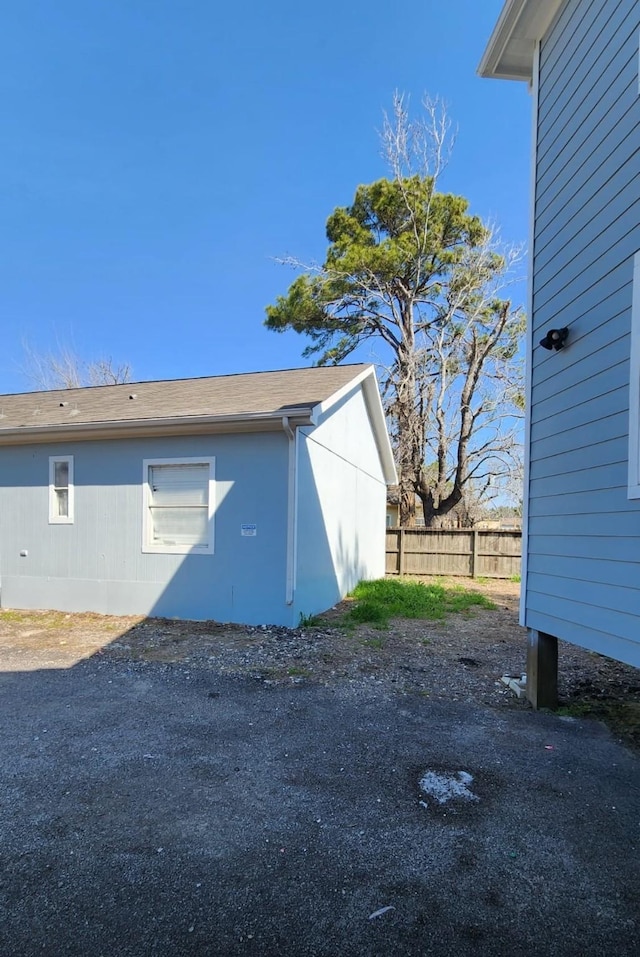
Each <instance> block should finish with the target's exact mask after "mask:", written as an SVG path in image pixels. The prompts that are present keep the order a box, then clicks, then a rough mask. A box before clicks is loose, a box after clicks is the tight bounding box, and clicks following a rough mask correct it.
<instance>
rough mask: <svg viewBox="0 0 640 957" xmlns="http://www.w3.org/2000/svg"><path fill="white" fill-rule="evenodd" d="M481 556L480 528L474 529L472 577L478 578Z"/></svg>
mask: <svg viewBox="0 0 640 957" xmlns="http://www.w3.org/2000/svg"><path fill="white" fill-rule="evenodd" d="M479 561H480V556H479V554H478V529H477V528H474V530H473V553H472V555H471V577H472V578H476V576H477V574H478V565H479Z"/></svg>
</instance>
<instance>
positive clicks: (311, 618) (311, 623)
mask: <svg viewBox="0 0 640 957" xmlns="http://www.w3.org/2000/svg"><path fill="white" fill-rule="evenodd" d="M321 624H322V619H321V618H319V617H318V616H317V615H305V614H303V612H300V621H299V622H298V628H316V627H317V626H318V625H321Z"/></svg>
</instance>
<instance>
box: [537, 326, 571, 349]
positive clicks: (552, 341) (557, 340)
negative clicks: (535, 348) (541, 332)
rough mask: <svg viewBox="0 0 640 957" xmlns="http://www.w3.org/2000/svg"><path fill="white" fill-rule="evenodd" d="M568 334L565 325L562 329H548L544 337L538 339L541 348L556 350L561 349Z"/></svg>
mask: <svg viewBox="0 0 640 957" xmlns="http://www.w3.org/2000/svg"><path fill="white" fill-rule="evenodd" d="M568 336H569V330H568V329H567V327H566V326H565V327H564V329H549V331H548V333H547V334H546V336H545V337H544V339H541V340H540V345H541V346H542V348H543V349H555V350H556V351H557V350H558V349H562V347H563V345H564V344H565V342H566V341H567V337H568Z"/></svg>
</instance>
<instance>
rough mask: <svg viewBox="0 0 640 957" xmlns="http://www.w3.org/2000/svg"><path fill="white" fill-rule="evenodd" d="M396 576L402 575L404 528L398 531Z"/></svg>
mask: <svg viewBox="0 0 640 957" xmlns="http://www.w3.org/2000/svg"><path fill="white" fill-rule="evenodd" d="M398 575H404V528H401V529H400V540H399V542H398Z"/></svg>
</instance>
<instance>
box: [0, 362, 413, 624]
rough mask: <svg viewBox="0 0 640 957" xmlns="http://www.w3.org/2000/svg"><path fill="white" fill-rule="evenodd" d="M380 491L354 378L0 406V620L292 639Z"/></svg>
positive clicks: (358, 574)
mask: <svg viewBox="0 0 640 957" xmlns="http://www.w3.org/2000/svg"><path fill="white" fill-rule="evenodd" d="M395 480H396V475H395V468H394V464H393V457H392V453H391V448H390V445H389V438H388V435H387V430H386V426H385V420H384V414H383V410H382V405H381V402H380V396H379V392H378V387H377V383H376V378H375V373H374V371H373V367H372V366H363V365H359V366H340V367H336V368H320V369H318V368H311V369H294V370H289V371H285V372H263V373H256V374H248V375H237V376H221V377H216V378H203V379H186V380H179V381H168V382H140V383H136V384H134V385H132V384H127V385H112V386H100V387H96V388H87V389H69V390H64V391H57V392H36V393H26V394H22V395H7V396H0V603H1V604H2V606H3V607H16V608H53V609H60V610H63V611H84V610H87V611H96V612H101V613H106V614H117V615H120V614H147V615H159V616H176V617H181V618H191V619H216V620H218V621H236V622H245V623H249V624H261V623H273V624H282V625H288V626H294V625H296V624H297V623H298V621H299V618H300V615H301V614H303V615H309V614H312V613H315V612H320V611H323V610H325V609H326V608H328V607H330V606H331V605H333V604H335V602H336V601H338V600H339V599H340V598H342V597H343V596H344V595H345V594H346V593H347V592H348V591H349V590H350V589H351V588H352V587H353V586H354V585H355V584H356V582H357V581H358V580H359V579H362V578H377V577H380V576H382V575H384V567H385V508H386V487H387V483H392V482H394V481H395Z"/></svg>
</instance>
